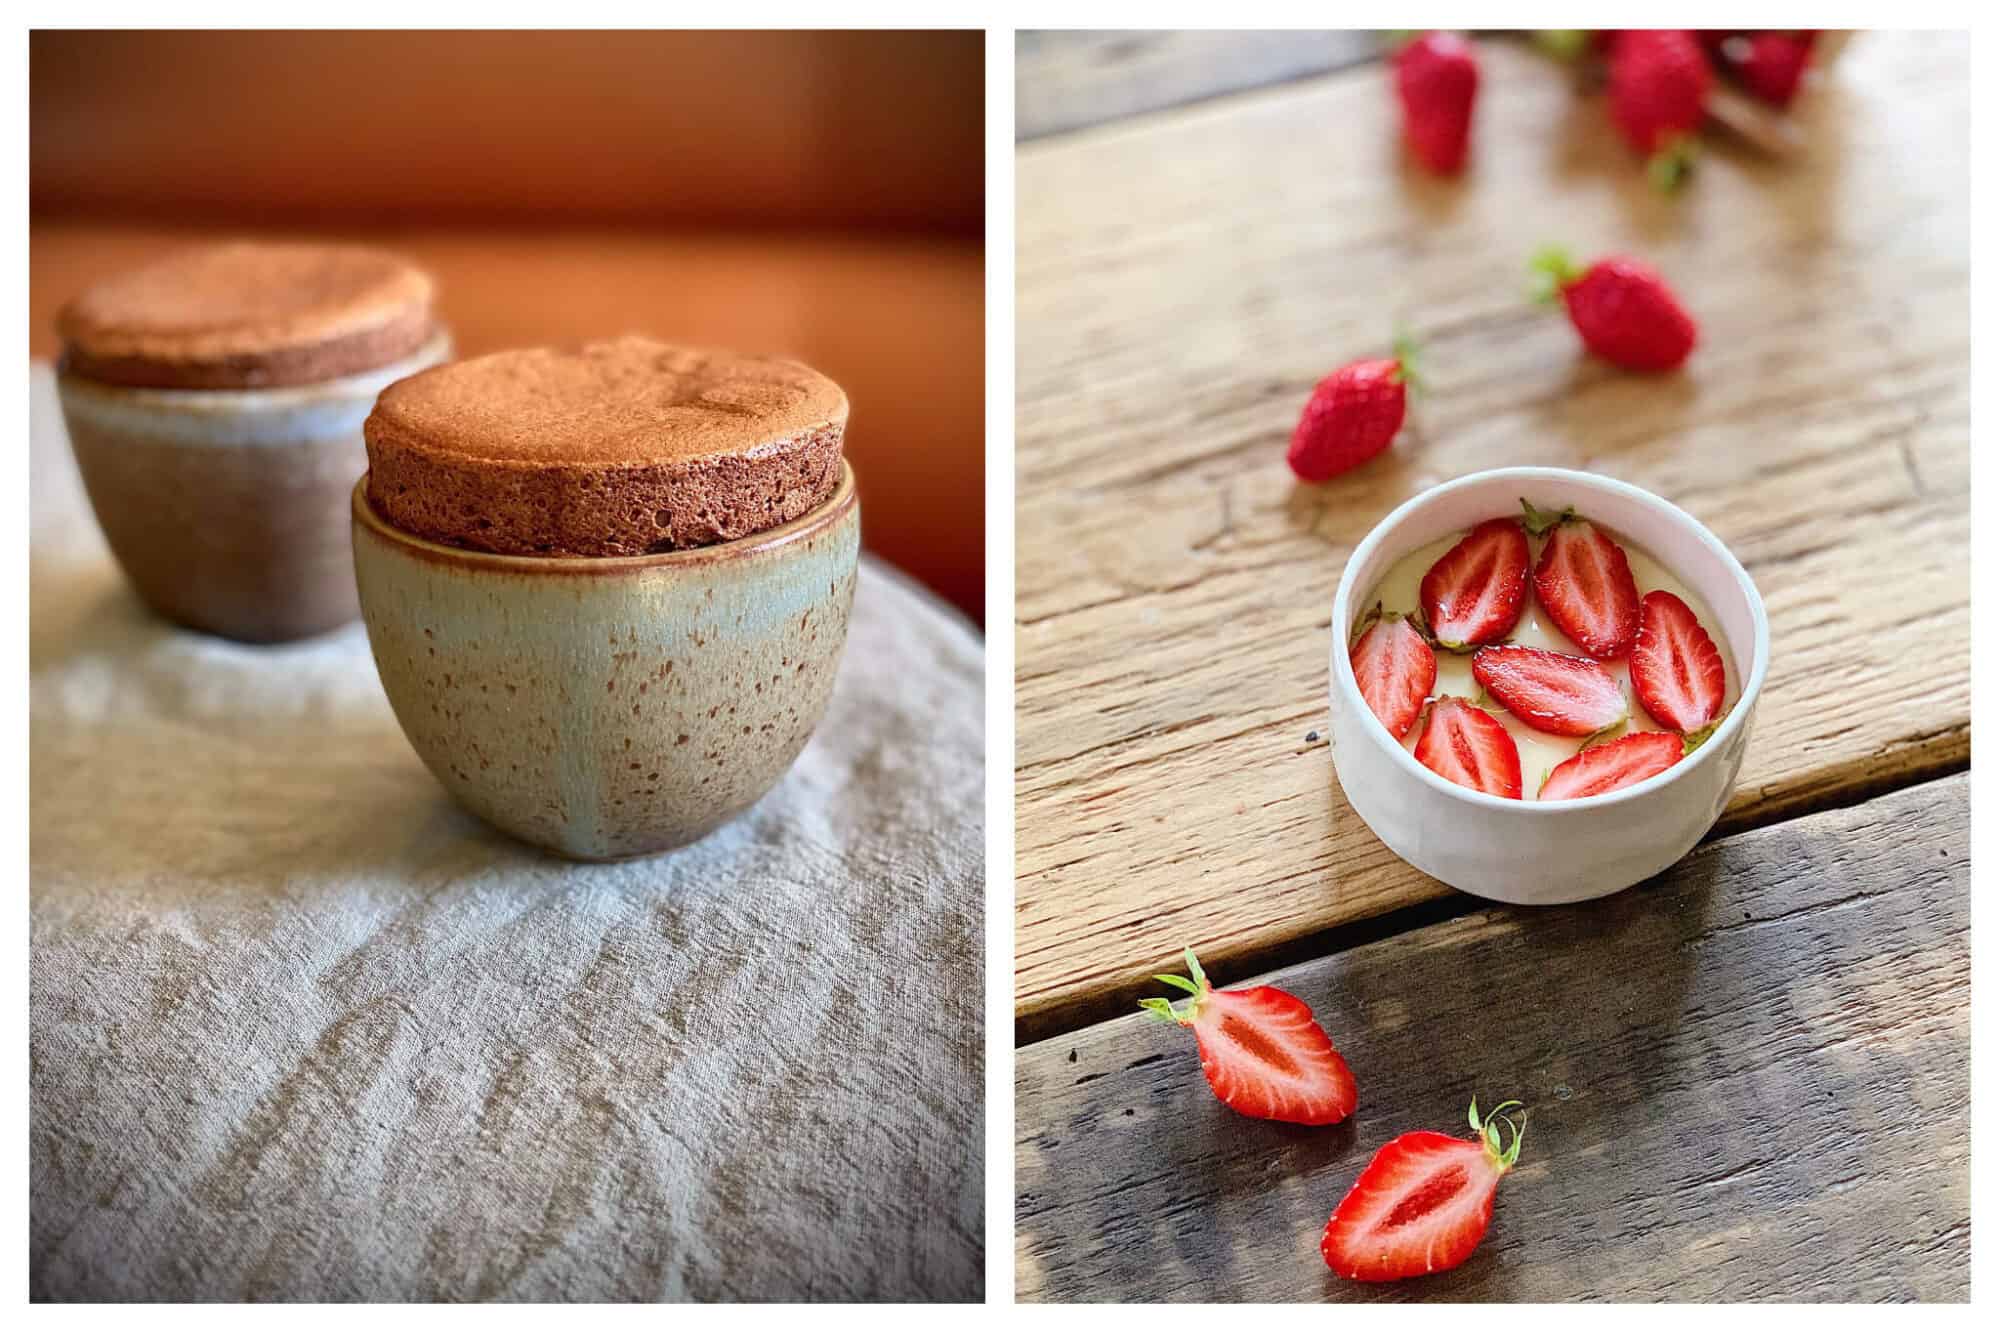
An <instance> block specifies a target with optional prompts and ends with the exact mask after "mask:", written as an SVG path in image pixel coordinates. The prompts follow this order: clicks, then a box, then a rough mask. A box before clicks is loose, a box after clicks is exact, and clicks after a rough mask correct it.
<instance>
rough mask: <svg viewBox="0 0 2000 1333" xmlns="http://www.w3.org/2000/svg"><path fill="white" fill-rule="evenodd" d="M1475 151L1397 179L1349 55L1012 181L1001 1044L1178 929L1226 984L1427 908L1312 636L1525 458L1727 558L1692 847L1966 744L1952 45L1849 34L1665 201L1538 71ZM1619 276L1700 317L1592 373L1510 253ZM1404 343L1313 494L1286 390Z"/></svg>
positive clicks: (1527, 66)
mask: <svg viewBox="0 0 2000 1333" xmlns="http://www.w3.org/2000/svg"><path fill="white" fill-rule="evenodd" d="M1485 53H1486V84H1485V88H1486V92H1485V93H1484V94H1483V100H1482V108H1481V113H1480V115H1481V119H1480V124H1479V128H1478V131H1477V133H1478V145H1479V147H1478V149H1477V157H1476V165H1475V167H1474V169H1473V171H1472V173H1471V176H1470V177H1469V178H1468V179H1467V180H1465V181H1463V182H1458V183H1450V184H1446V183H1439V182H1434V181H1430V180H1427V179H1424V178H1421V177H1416V176H1413V175H1411V174H1409V173H1407V172H1406V171H1405V170H1404V169H1403V167H1402V165H1401V161H1400V157H1399V154H1398V152H1397V149H1396V144H1395V127H1394V124H1393V118H1392V114H1391V113H1392V107H1391V102H1392V99H1391V98H1390V96H1389V94H1388V90H1387V88H1386V87H1385V86H1384V84H1383V82H1382V75H1381V71H1380V69H1379V68H1372V67H1371V68H1366V69H1360V70H1353V71H1348V72H1345V73H1342V74H1338V75H1334V76H1331V77H1328V78H1325V79H1319V80H1313V81H1310V82H1306V83H1301V84H1293V85H1289V86H1287V87H1285V88H1282V89H1278V90H1275V91H1272V92H1269V93H1265V94H1248V95H1244V96H1240V97H1237V98H1233V99H1231V100H1229V101H1228V102H1226V103H1220V104H1211V105H1207V106H1199V107H1195V108H1191V109H1186V110H1183V111H1179V112H1174V113H1169V114H1164V115H1160V116H1155V117H1150V118H1148V119H1146V120H1145V121H1143V122H1138V123H1133V124H1129V125H1123V126H1120V125H1113V126H1108V127H1104V128H1102V129H1098V130H1093V131H1088V132H1084V133H1079V134H1076V135H1073V136H1069V137H1066V138H1064V139H1061V140H1056V141H1051V142H1049V143H1046V144H1030V145H1026V146H1025V147H1024V148H1023V149H1022V150H1021V152H1020V154H1019V159H1018V181H1019V184H1018V188H1017V200H1018V206H1019V214H1020V218H1019V258H1018V265H1017V283H1018V289H1019V290H1018V297H1017V315H1018V325H1019V333H1018V346H1017V362H1018V366H1019V372H1018V375H1019V385H1020V388H1019V396H1018V404H1017V406H1018V414H1017V415H1018V432H1019V439H1018V445H1017V520H1016V521H1017V543H1016V551H1017V563H1016V590H1017V661H1018V664H1019V666H1018V672H1017V681H1016V710H1017V738H1018V739H1017V752H1016V794H1017V802H1018V805H1017V820H1016V826H1017V830H1018V832H1017V869H1018V880H1019V882H1018V893H1017V901H1018V907H1017V915H1016V978H1017V984H1016V994H1017V1019H1018V1023H1019V1027H1020V1030H1021V1031H1022V1032H1023V1033H1024V1034H1033V1033H1035V1032H1037V1031H1048V1030H1050V1029H1051V1028H1052V1027H1054V1026H1057V1025H1061V1024H1067V1023H1071V1022H1074V1021H1077V1020H1078V1018H1079V1017H1081V1016H1086V1015H1088V1014H1089V1013H1091V1012H1092V1011H1093V1008H1092V1007H1093V1006H1096V1005H1101V1004H1103V1003H1104V1002H1105V1001H1106V1000H1107V998H1113V997H1115V996H1116V995H1117V994H1119V993H1120V992H1121V988H1124V989H1129V988H1130V987H1131V986H1132V985H1134V984H1135V983H1137V982H1138V981H1139V980H1140V979H1141V978H1143V976H1145V975H1146V974H1147V973H1150V972H1152V971H1154V970H1157V969H1158V967H1160V966H1161V965H1164V964H1165V963H1167V962H1169V961H1170V960H1171V959H1172V958H1173V957H1174V956H1176V954H1177V953H1178V950H1179V949H1180V947H1181V946H1182V945H1184V944H1193V945H1195V946H1197V947H1198V948H1200V949H1202V950H1203V952H1204V956H1205V957H1206V958H1209V959H1212V960H1214V962H1215V964H1216V966H1217V968H1218V969H1219V970H1218V972H1217V975H1218V976H1222V977H1225V978H1226V977H1229V976H1231V975H1240V973H1241V970H1242V968H1243V967H1245V966H1248V965H1251V964H1252V962H1253V961H1254V960H1257V959H1260V958H1264V957H1269V956H1271V955H1272V953H1273V952H1274V951H1278V950H1282V949H1283V948H1284V947H1286V946H1287V944H1288V943H1289V942H1291V941H1295V940H1298V939H1300V938H1303V937H1308V936H1311V935H1314V934H1315V933H1317V932H1324V931H1328V930H1331V929H1334V928H1336V927H1339V926H1342V925H1344V924H1347V923H1352V922H1356V921H1364V920H1367V919H1369V918H1372V917H1376V916H1380V915H1382V914H1384V913H1389V912H1395V911H1397V910H1399V909H1408V908H1410V907H1411V906H1412V905H1413V904H1418V903H1422V902H1424V901H1426V900H1427V899H1431V898H1434V897H1436V896H1437V895H1439V894H1442V893H1444V892H1446V890H1445V889H1444V888H1443V886H1442V885H1439V884H1438V883H1437V882H1436V881H1433V880H1430V879H1428V878H1426V877H1424V876H1421V875H1419V874H1417V873H1416V872H1415V871H1412V870H1410V869H1409V868H1408V867H1406V866H1404V865H1403V864H1402V863H1401V862H1399V861H1397V860H1396V859H1395V858H1394V857H1393V856H1391V855H1390V854H1389V853H1388V852H1387V850H1386V849H1384V848H1383V847H1382V846H1381V844H1380V843H1379V842H1378V841H1377V840H1376V839H1375V838H1374V836H1373V835H1372V834H1371V833H1369V832H1368V831H1367V829H1366V828H1365V827H1364V826H1362V825H1361V824H1360V823H1359V821H1358V820H1357V819H1356V818H1355V816H1354V815H1353V813H1352V811H1351V810H1349V808H1348V807H1347V805H1346V802H1345V801H1344V799H1343V798H1342V797H1341V795H1340V792H1339V788H1338V785H1337V784H1336V783H1335V782H1334V780H1333V775H1332V765H1331V762H1330V756H1329V754H1328V752H1327V750H1326V747H1325V745H1324V744H1323V743H1319V742H1317V741H1315V742H1308V741H1307V740H1306V737H1307V735H1308V733H1315V732H1316V733H1317V734H1318V736H1319V737H1324V736H1325V734H1326V730H1327V728H1326V721H1325V707H1326V706H1325V691H1326V657H1327V651H1328V647H1329V642H1330V627H1329V625H1328V623H1327V607H1328V605H1329V604H1330V602H1331V600H1332V593H1333V587H1334V585H1335V583H1336V582H1337V581H1338V579H1339V575H1340V570H1341V566H1342V563H1343V562H1344V560H1345V558H1346V555H1347V553H1348V551H1349V550H1351V549H1352V547H1353V546H1354V544H1355V543H1356V542H1357V541H1359V539H1360V538H1361V536H1362V535H1364V534H1365V533H1366V531H1367V530H1368V528H1369V527H1371V526H1372V525H1373V524H1374V523H1375V522H1376V521H1377V520H1378V519H1379V518H1380V517H1381V515H1382V514H1384V513H1386V512H1387V511H1388V510H1389V509H1390V508H1392V507H1393V506H1394V505H1395V504H1397V503H1399V502H1400V501H1402V500H1403V499H1406V498H1408V497H1409V496H1410V495H1413V494H1415V493H1417V492H1418V491H1420V490H1422V489H1425V488H1426V487H1428V486H1430V485H1432V484H1434V483H1436V482H1438V481H1441V480H1444V479H1446V478H1449V477H1452V476H1457V475H1462V474H1464V473H1467V472H1472V471H1476V470H1479V469H1481V468H1485V467H1493V466H1502V465H1510V464H1522V463H1537V464H1550V465H1557V466H1568V467H1582V468H1589V469H1592V470H1596V471H1600V472H1604V473H1607V474H1609V475H1613V476H1618V477H1621V478H1623V479H1625V480H1628V481H1632V482H1635V483H1636V484H1639V485H1642V486H1646V487H1648V488H1649V489H1652V490H1654V491H1657V492H1658V493H1660V494H1663V495H1665V496H1666V497H1667V498H1668V499H1671V500H1673V501H1675V502H1676V503H1678V504H1680V505H1682V506H1683V507H1684V508H1687V509H1688V510H1689V511H1690V512H1692V513H1693V514H1694V515H1695V516H1696V517H1697V518H1699V519H1701V520H1702V521H1704V522H1705V523H1707V524H1708V525H1709V526H1710V527H1711V528H1713V529H1714V530H1715V531H1716V532H1717V533H1718V534H1719V535H1720V536H1721V537H1722V538H1723V540H1724V541H1726V542H1728V543H1729V544H1730V546H1731V547H1732V549H1734V550H1735V551H1736V552H1737V554H1738V555H1739V556H1740V557H1741V558H1742V559H1743V560H1744V562H1745V564H1746V565H1747V566H1748V567H1749V568H1750V571H1751V573H1752V575H1753V577H1755V578H1756V580H1757V582H1758V584H1759V586H1760V588H1761V589H1762V590H1763V593H1764V596H1765V599H1766V603H1767V607H1768V609H1769V611H1770V613H1771V620H1772V629H1773V649H1774V651H1773V662H1772V669H1771V674H1770V678H1769V680H1768V682H1767V684H1766V688H1765V692H1764V696H1763V700H1762V702H1761V705H1760V708H1759V713H1758V718H1757V724H1756V727H1755V729H1754V737H1753V740H1752V743H1751V747H1750V751H1749V754H1748V756H1747V758H1746V762H1745V766H1744V771H1743V775H1742V780H1741V783H1740V786H1739V790H1738V793H1737V796H1736V799H1735V801H1734V803H1733V804H1732V806H1731V807H1730V810H1729V813H1728V814H1727V816H1726V817H1725V825H1724V827H1725V828H1742V827H1746V826H1750V825H1754V824H1758V823H1762V822H1765V821H1767V820H1769V819H1774V818H1787V817H1792V816H1796V815H1798V814H1801V813H1804V812H1807V811H1810V810H1814V809H1821V808H1826V807H1828V806H1831V805H1838V804H1840V803H1842V802H1844V801H1849V800H1853V799H1857V798H1858V797H1859V796H1862V795H1865V794H1869V793H1873V792H1876V791H1881V790H1885V789H1889V788H1893V787H1894V786H1897V785H1899V784H1902V783H1906V782H1910V781H1917V780H1922V779H1925V778H1929V777H1933V776H1935V775H1937V774H1938V773H1941V772H1949V771H1953V770H1955V769H1957V768H1960V767H1963V766H1964V764H1965V763H1966V762H1967V759H1968V756H1969V752H1970V746H1969V716H1970V713H1969V668H1970V647H1969V631H1968V621H1969V613H1968V606H1969V587H1968V570H1967V561H1966V551H1967V541H1968V536H1969V529H1970V515H1969V506H1968V499H1967V493H1968V490H1967V488H1968V476H1969V448H1968V440H1969V426H1968V408H1967V401H1968V385H1967V380H1968V354H1967V346H1968V320H1967V315H1968V302H1967V294H1966V291H1967V289H1966V273H1967V252H1968V242H1967V232H1968V216H1967V212H1968V205H1967V199H1966V193H1965V182H1966V179H1967V175H1968V163H1969V159H1968V156H1967V149H1966V127H1967V120H1968V115H1969V112H1968V103H1967V96H1966V54H1965V43H1964V41H1963V39H1962V38H1961V37H1957V36H1954V35H1951V34H1920V35H1902V34H1879V33H1877V34H1869V35H1868V36H1867V37H1866V38H1865V39H1861V40H1857V41H1856V42H1855V43H1854V44H1853V46H1852V48H1851V49H1850V50H1849V52H1848V53H1847V55H1846V56H1845V57H1844V58H1843V61H1842V64H1841V66H1840V69H1839V72H1838V76H1837V78H1836V79H1835V80H1833V81H1832V82H1830V83H1829V84H1828V85H1827V86H1826V87H1823V88H1820V89H1817V90H1815V92H1814V94H1813V97H1812V100H1811V101H1810V102H1809V103H1808V104H1806V105H1804V106H1803V107H1802V109H1801V112H1800V118H1801V120H1802V121H1803V122H1804V123H1805V125H1806V128H1807V130H1808V133H1809V135H1810V137H1811V142H1812V145H1813V146H1812V149H1811V151H1809V152H1808V153H1807V154H1806V155H1805V156H1803V157H1802V158H1800V159H1798V160H1797V161H1794V162H1789V163H1786V164H1784V165H1782V166H1778V165H1774V164H1771V163H1768V162H1765V161H1763V160H1761V159H1757V158H1755V157H1753V156H1751V155H1749V154H1747V153H1736V152H1733V151H1731V149H1730V148H1729V146H1728V145H1727V144H1726V143H1718V144H1716V145H1713V146H1712V151H1711V153H1710V156H1709V160H1708V161H1706V162H1705V163H1704V164H1703V166H1702V168H1701V171H1700V174H1699V176H1698V177H1697V179H1696V180H1694V181H1693V182H1692V183H1691V186H1690V188H1689V189H1688V190H1686V191H1685V192H1684V193H1683V194H1681V195H1680V196H1678V197H1675V198H1671V199H1668V198H1662V197H1660V196H1658V195H1656V194H1654V193H1652V192H1651V191H1650V190H1649V189H1648V188H1647V187H1646V186H1645V184H1644V182H1643V179H1642V178H1641V175H1640V173H1638V172H1637V171H1636V170H1635V168H1634V164H1633V163H1632V161H1631V160H1630V158H1629V155H1627V154H1626V152H1625V150H1624V148H1623V146H1622V145H1621V144H1619V143H1618V142H1617V141H1616V139H1615V137H1614V136H1613V135H1612V134H1611V132H1610V130H1609V129H1608V127H1607V126H1606V125H1605V123H1604V114H1603V108H1602V105H1601V103H1600V102H1597V101H1594V100H1588V99H1584V100H1579V99H1577V98H1576V97H1575V96H1574V94H1573V93H1572V92H1571V91H1570V90H1569V88H1568V86H1567V84H1566V83H1565V82H1564V80H1562V79H1561V78H1560V77H1559V76H1556V75H1555V74H1553V73H1552V71H1550V70H1549V68H1548V67H1547V65H1546V63H1545V62H1543V61H1541V60H1540V59H1539V58H1537V57H1536V56H1534V55H1532V54H1531V53H1529V52H1526V51H1522V50H1518V49H1515V48H1514V47H1513V46H1512V45H1511V44H1508V43H1488V44H1487V46H1486V48H1485ZM1558 239H1560V240H1567V241H1569V242H1571V243H1572V244H1573V245H1574V246H1575V247H1576V248H1577V249H1578V251H1579V252H1580V253H1581V254H1584V255H1589V254H1595V253H1599V252H1602V251H1606V250H1613V249H1620V250H1632V251H1636V252H1638V253H1641V254H1644V255H1645V256H1647V257H1648V258H1650V259H1651V260H1652V261H1653V262H1655V263H1656V264H1658V265H1659V266H1660V267H1661V268H1662V269H1664V270H1665V271H1666V272H1667V274H1668V275H1669V277H1670V278H1671V279H1672V280H1673V281H1674V282H1675V284H1676V286H1677V287H1679V289H1680V290H1681V292H1682V294H1683V296H1684V297H1685V298H1686V300H1687V301H1688V303H1689V305H1690V306H1691V307H1692V308H1693V309H1694V310H1695V312H1696V314H1697V315H1698V317H1699V318H1700V319H1701V320H1702V324H1703V345H1702V347H1701V348H1700V349H1699V350H1698V351H1697V353H1696V356H1695V359H1694V361H1693V362H1692V363H1691V365H1690V367H1689V369H1688V371H1687V372H1685V373H1684V374H1681V375H1677V376H1672V377H1668V378H1665V379H1649V378H1642V377H1632V376H1624V375H1620V374H1617V373H1616V372H1613V371H1611V370H1609V369H1607V368H1605V367H1603V366H1601V365H1599V364H1597V363H1594V362H1591V361H1588V360H1586V359H1583V358H1582V357H1580V356H1579V355H1578V353H1577V351H1576V346H1575V340H1574V335H1573V334H1572V333H1571V332H1570V331H1569V329H1568V328H1567V327H1566V325H1565V324H1564V322H1563V321H1562V320H1561V318H1560V317H1559V316H1557V315H1554V314H1551V313H1548V312H1545V311H1541V310H1537V309H1535V308H1533V307H1531V306H1528V305H1527V304H1526V303H1525V302H1524V301H1523V300H1522V285H1523V284H1522V274H1523V267H1522V266H1523V264H1524V262H1525V259H1526V257H1527V255H1528V254H1529V253H1530V252H1531V251H1532V250H1534V249H1535V248H1536V247H1537V246H1538V245H1540V244H1543V243H1545V242H1547V241H1550V240H1558ZM1399 319H1401V320H1402V321H1404V322H1406V323H1407V324H1408V325H1409V326H1410V327H1411V328H1412V329H1413V330H1414V331H1415V332H1416V333H1417V334H1418V335H1419V336H1420V337H1421V338H1423V339H1424V340H1425V343H1426V348H1427V354H1426V357H1425V363H1424V369H1425V371H1426V373H1427V375H1428V378H1429V394H1428V397H1427V398H1426V399H1425V400H1423V401H1422V402H1421V403H1420V405H1419V406H1418V407H1417V409H1416V410H1415V412H1414V414H1413V419H1412V424H1411V426H1410V427H1409V428H1407V429H1406V432H1405V436H1404V438H1403V439H1402V440H1401V441H1400V442H1399V443H1398V445H1397V447H1396V449H1395V450H1393V451H1392V452H1391V453H1390V454H1389V455H1385V456H1384V457H1383V458H1381V459H1378V460H1376V461H1375V462H1374V463H1371V464H1369V465H1368V466H1367V467H1365V468H1363V469H1361V470H1359V471H1357V472H1355V473H1352V474H1350V475H1349V476H1347V477H1344V478H1341V479H1339V480H1337V481H1336V482H1334V483H1331V484H1329V485H1327V486H1324V487H1302V486H1297V485H1295V484H1294V483H1293V482H1292V481H1291V479H1290V474H1289V473H1288V472H1287V471H1286V469H1285V467H1284V463H1283V448H1284V442H1285V439H1286V436H1287V434H1288V433H1289V431H1290V428H1291V425H1292V422H1293V420H1294V419H1295V417H1296V414H1297V410H1298V405H1299V404H1300V403H1301V402H1302V401H1303V400H1304V397H1305V395H1306V393H1307V391H1308V390H1309V389H1310V387H1311V384H1312V382H1313V381H1314V380H1315V379H1316V378H1318V376H1320V375H1321V374H1323V373H1325V371H1326V370H1327V369H1329V368H1330V367H1332V366H1333V365H1336V364H1339V363H1340V362H1341V361H1344V360H1347V359H1350V358H1351V357H1353V356H1356V355H1361V354H1364V353H1367V352H1371V351H1374V350H1377V349H1379V348H1381V347H1384V346H1386V344H1387V341H1388V338H1389V333H1390V331H1391V328H1392V326H1393V325H1394V324H1395V323H1396V322H1397V321H1398V320H1399Z"/></svg>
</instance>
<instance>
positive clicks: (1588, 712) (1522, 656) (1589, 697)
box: [1472, 644, 1630, 736]
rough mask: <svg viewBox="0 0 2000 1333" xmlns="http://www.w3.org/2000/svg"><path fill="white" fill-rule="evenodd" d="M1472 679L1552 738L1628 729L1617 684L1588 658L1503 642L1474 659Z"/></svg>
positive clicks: (1486, 649) (1474, 655)
mask: <svg viewBox="0 0 2000 1333" xmlns="http://www.w3.org/2000/svg"><path fill="white" fill-rule="evenodd" d="M1472 678H1473V679H1474V680H1476V681H1478V682H1479V683H1480V685H1481V686H1482V687H1484V688H1485V689H1486V690H1487V691H1488V692H1489V693H1491V694H1492V695H1493V697H1494V698H1495V699H1498V700H1499V701H1500V702H1501V704H1502V705H1504V706H1505V707H1506V709H1507V711H1508V712H1510V713H1512V714H1513V715H1514V716H1515V717H1518V718H1520V719H1521V721H1523V722H1525V723H1527V724H1528V725H1529V726H1530V727H1533V728H1534V729H1535V730H1536V731H1541V732H1547V733H1548V734H1549V735H1551V736H1596V735H1599V734H1601V733H1603V732H1606V731H1609V730H1611V729H1612V728H1613V727H1618V726H1622V725H1624V722H1625V718H1626V716H1627V714H1628V713H1629V712H1630V710H1629V709H1628V708H1627V707H1626V704H1625V691H1624V690H1623V689H1621V688H1620V687H1619V685H1618V682H1617V680H1615V679H1614V678H1613V677H1612V675H1611V673H1610V672H1608V671H1606V670H1605V669H1604V668H1603V667H1601V666H1599V665H1598V664H1597V663H1596V662H1594V661H1592V660H1591V659H1590V658H1588V657H1573V656H1571V655H1570V654H1568V653H1556V652H1550V651H1549V650H1548V649H1546V648H1528V647H1524V646H1522V645H1519V644H1501V645H1499V646H1497V647H1493V648H1481V649H1480V650H1479V651H1478V652H1476V653H1474V654H1473V655H1472Z"/></svg>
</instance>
